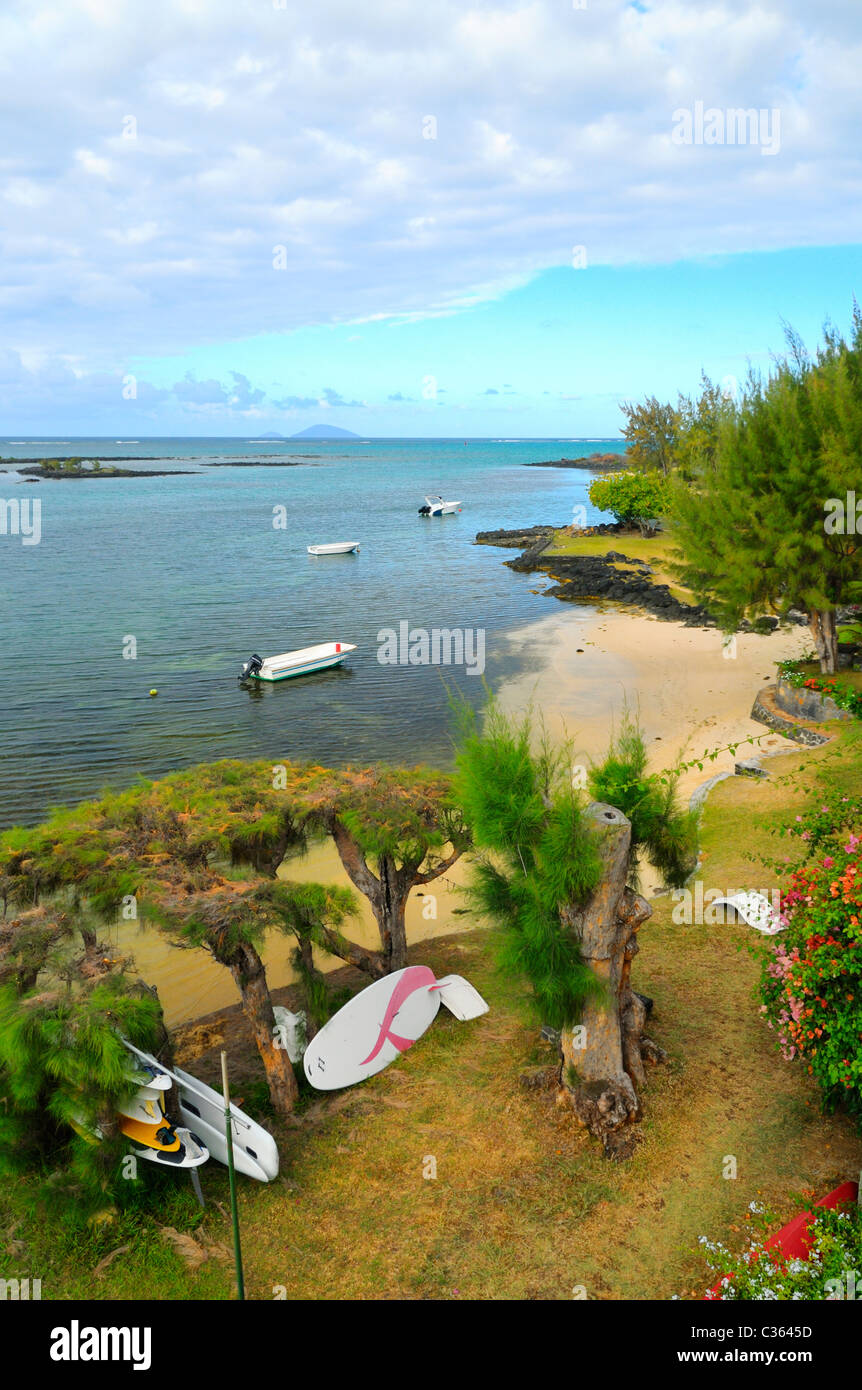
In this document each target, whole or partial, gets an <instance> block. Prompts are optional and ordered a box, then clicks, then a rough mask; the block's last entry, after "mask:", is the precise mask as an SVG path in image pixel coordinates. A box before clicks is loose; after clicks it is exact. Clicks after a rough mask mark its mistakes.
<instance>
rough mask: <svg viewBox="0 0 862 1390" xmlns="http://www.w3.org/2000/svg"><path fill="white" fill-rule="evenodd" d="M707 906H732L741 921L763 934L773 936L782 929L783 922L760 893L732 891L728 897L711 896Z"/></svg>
mask: <svg viewBox="0 0 862 1390" xmlns="http://www.w3.org/2000/svg"><path fill="white" fill-rule="evenodd" d="M709 906H710V907H711V908H712V907H721V906H726V907H732V908H733V910H734V912H736V913H737V914H738V916H740V917H741V918H742V920H743V922H745V923H747V925H748V926H749V927H754V928H755V930H756V931H759V932H763V935H764V936H775V935H776V934H777V933H778V932H780V931H784V924H783V922H782V921H781V919H780V917H779V916H778V915H777V913H776V911H775V909H774V907H773V906H772V904H771V903H770V901H769V899H768V898H765V897H764V896H763V894H762V893H734V894H733V895H732V896H731V897H729V898H713V899H712V900H711V901H710V904H709Z"/></svg>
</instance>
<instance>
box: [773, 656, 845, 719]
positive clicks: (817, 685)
mask: <svg viewBox="0 0 862 1390" xmlns="http://www.w3.org/2000/svg"><path fill="white" fill-rule="evenodd" d="M778 674H779V676H781V678H782V680H785V681H786V682H787V684H788V685H792V686H794V687H795V688H796V689H799V688H800V687H802V688H804V689H805V690H817V691H819V692H820V694H821V695H828V696H829V698H830V699H831V700H834V701H835V703H836V705H837V706H838V708H839V709H846V710H848V711H849V713H850V714H852V715H855V717H856V718H857V719H862V690H856V689H855V687H854V686H852V685H848V684H846V682H844V681H841V680H839V679H838V678H837V677H836V676H806V675H805V674H804V672H802V671H800V669H799V665H798V663H797V662H795V661H780V662H779V663H778Z"/></svg>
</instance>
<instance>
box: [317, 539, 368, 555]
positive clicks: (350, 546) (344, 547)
mask: <svg viewBox="0 0 862 1390" xmlns="http://www.w3.org/2000/svg"><path fill="white" fill-rule="evenodd" d="M306 549H307V550H308V553H309V555H353V554H355V552H356V551H358V550H359V541H342V542H340V543H336V544H333V545H309V546H306Z"/></svg>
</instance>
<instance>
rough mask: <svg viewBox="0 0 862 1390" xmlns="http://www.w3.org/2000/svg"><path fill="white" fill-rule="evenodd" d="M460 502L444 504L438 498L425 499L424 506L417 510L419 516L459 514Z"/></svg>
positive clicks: (441, 499) (429, 497)
mask: <svg viewBox="0 0 862 1390" xmlns="http://www.w3.org/2000/svg"><path fill="white" fill-rule="evenodd" d="M460 510H461V503H460V502H446V501H445V500H444V499H443V498H442V497H440V496H428V497H426V498H425V506H424V507H420V508H419V515H420V516H448V515H449V514H450V512H460Z"/></svg>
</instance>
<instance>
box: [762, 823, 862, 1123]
mask: <svg viewBox="0 0 862 1390" xmlns="http://www.w3.org/2000/svg"><path fill="white" fill-rule="evenodd" d="M843 801H844V802H846V803H847V804H846V805H844V804H843V803H842V804H840V805H839V803H838V802H836V801H830V802H827V803H826V804H825V805H822V806H818V807H817V808H815V809H814V810H812V812H811V813H810V814H809V815H808V816H807V817H806V819H805V820H803V818H802V817H798V822H799V824H798V826H796V827H795V831H796V833H797V834H798V835H799V837H800V838H801V839H802V840H803V841H805V842H806V846H807V849H808V853H809V857H807V858H806V859H805V860H804V861H803V862H802V863H801V864H800V865H798V866H797V868H796V869H795V870H794V872H793V874H792V875H791V878H790V883H789V886H788V888H787V890H786V891H785V892H784V893H783V894H782V897H781V918H782V921H783V922H784V923H785V926H786V930H785V931H784V932H782V933H781V935H780V936H779V937H777V938H776V939H775V941H774V942H772V943H770V950H769V952H768V954H767V955H766V957H765V958H764V964H763V972H762V977H761V997H762V1001H763V1002H762V1006H761V1012H762V1013H763V1014H764V1015H765V1017H766V1020H767V1023H768V1025H769V1027H770V1028H771V1029H773V1031H774V1032H775V1034H776V1038H777V1042H778V1045H779V1047H780V1049H781V1052H782V1055H783V1056H784V1057H786V1058H787V1059H788V1060H798V1061H801V1062H802V1064H803V1065H805V1066H807V1068H808V1071H809V1072H810V1073H811V1075H812V1076H814V1077H815V1078H816V1080H817V1083H818V1085H819V1086H820V1089H821V1091H822V1094H823V1099H824V1102H825V1104H826V1105H827V1106H828V1107H830V1108H832V1107H834V1106H835V1105H836V1104H839V1103H841V1102H843V1103H844V1104H845V1105H846V1106H847V1108H848V1110H849V1111H850V1112H851V1113H852V1114H854V1115H855V1116H856V1118H857V1121H860V1122H862V925H860V923H862V835H860V834H858V833H856V832H855V831H854V830H851V829H849V828H848V827H847V820H848V819H849V817H848V815H847V812H848V809H849V808H850V806H851V804H852V803H851V802H850V799H848V798H844V799H843ZM811 850H815V853H814V854H811Z"/></svg>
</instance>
